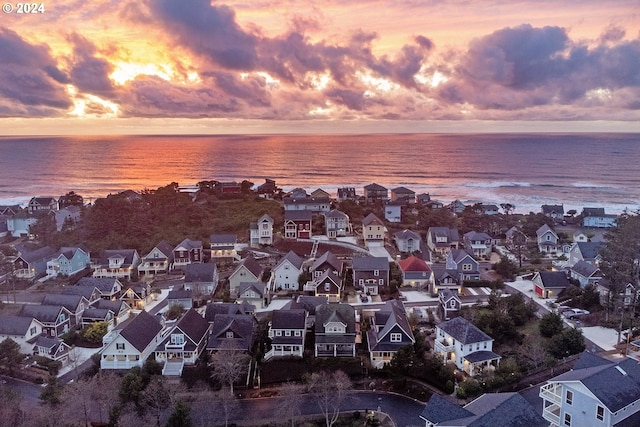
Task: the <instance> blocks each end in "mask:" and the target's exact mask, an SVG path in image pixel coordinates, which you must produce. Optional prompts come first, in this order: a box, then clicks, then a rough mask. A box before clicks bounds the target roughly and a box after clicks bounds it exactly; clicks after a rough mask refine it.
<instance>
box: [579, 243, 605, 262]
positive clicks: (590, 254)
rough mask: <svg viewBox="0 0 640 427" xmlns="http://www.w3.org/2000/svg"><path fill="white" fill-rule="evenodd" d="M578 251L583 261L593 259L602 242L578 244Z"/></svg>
mask: <svg viewBox="0 0 640 427" xmlns="http://www.w3.org/2000/svg"><path fill="white" fill-rule="evenodd" d="M576 245H578V250H579V251H580V253H581V254H582V258H583V259H595V258H596V257H597V256H598V255H599V254H600V250H601V249H602V246H603V244H602V242H578V243H576Z"/></svg>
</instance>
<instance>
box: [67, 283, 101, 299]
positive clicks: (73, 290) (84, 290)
mask: <svg viewBox="0 0 640 427" xmlns="http://www.w3.org/2000/svg"><path fill="white" fill-rule="evenodd" d="M94 292H98V293H99V292H100V290H99V289H97V288H96V287H95V286H65V287H64V288H63V289H62V293H63V294H64V295H82V296H83V297H85V298H86V299H87V300H89V301H91V297H92V296H93V293H94Z"/></svg>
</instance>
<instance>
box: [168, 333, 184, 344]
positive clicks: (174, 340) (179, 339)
mask: <svg viewBox="0 0 640 427" xmlns="http://www.w3.org/2000/svg"><path fill="white" fill-rule="evenodd" d="M171 344H175V345H182V344H184V335H182V334H171Z"/></svg>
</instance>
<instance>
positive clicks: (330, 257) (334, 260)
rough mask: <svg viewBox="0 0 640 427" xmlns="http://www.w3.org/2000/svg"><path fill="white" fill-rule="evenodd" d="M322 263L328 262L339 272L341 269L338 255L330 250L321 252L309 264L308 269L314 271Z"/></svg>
mask: <svg viewBox="0 0 640 427" xmlns="http://www.w3.org/2000/svg"><path fill="white" fill-rule="evenodd" d="M324 263H327V264H329V265H330V266H331V267H333V269H334V270H336V271H338V272H340V271H341V270H342V262H340V261H339V260H338V257H337V256H335V254H334V253H333V252H331V251H326V252H325V253H323V254H322V255H321V256H320V258H317V259H316V260H315V261H314V262H313V265H311V268H310V270H311V271H315V270H317V269H318V268H320V266H321V265H322V264H324Z"/></svg>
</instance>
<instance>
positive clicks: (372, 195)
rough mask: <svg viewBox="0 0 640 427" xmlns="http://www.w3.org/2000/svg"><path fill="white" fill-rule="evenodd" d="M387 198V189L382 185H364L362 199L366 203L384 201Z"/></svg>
mask: <svg viewBox="0 0 640 427" xmlns="http://www.w3.org/2000/svg"><path fill="white" fill-rule="evenodd" d="M388 199H389V190H387V189H386V188H385V187H383V186H382V185H379V184H376V183H373V184H368V185H365V186H364V200H365V203H366V204H367V205H370V204H372V203H375V202H386V201H387V200H388Z"/></svg>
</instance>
